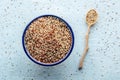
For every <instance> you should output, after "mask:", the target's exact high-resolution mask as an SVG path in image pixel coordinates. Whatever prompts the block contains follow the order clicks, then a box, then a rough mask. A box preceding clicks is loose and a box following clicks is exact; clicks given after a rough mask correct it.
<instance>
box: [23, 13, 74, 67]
mask: <svg viewBox="0 0 120 80" xmlns="http://www.w3.org/2000/svg"><path fill="white" fill-rule="evenodd" d="M22 43H23V48H24V51H25V53H26V54H27V56H28V57H29V58H30V59H31V60H32V61H33V62H35V63H37V64H40V65H43V66H53V65H56V64H59V63H61V62H63V61H64V60H65V59H66V58H67V57H68V56H69V55H70V53H71V51H72V49H73V46H74V35H73V31H72V29H71V27H70V26H69V24H68V23H67V22H66V21H64V20H63V19H62V18H60V17H57V16H54V15H43V16H39V17H37V18H35V19H34V20H32V21H31V22H30V23H29V24H28V26H27V27H26V28H25V30H24V33H23V37H22Z"/></svg>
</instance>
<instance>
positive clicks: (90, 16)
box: [79, 9, 98, 70]
mask: <svg viewBox="0 0 120 80" xmlns="http://www.w3.org/2000/svg"><path fill="white" fill-rule="evenodd" d="M97 18H98V14H97V12H96V11H95V10H94V9H91V10H90V11H88V13H87V15H86V22H87V25H88V30H87V33H86V45H85V49H84V52H83V55H82V58H81V59H80V64H79V70H80V69H82V67H83V62H84V58H85V56H86V54H87V52H88V49H89V47H88V39H89V33H90V27H91V26H92V25H93V24H95V23H96V21H97Z"/></svg>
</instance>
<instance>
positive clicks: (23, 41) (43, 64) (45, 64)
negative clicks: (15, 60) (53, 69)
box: [22, 15, 74, 66]
mask: <svg viewBox="0 0 120 80" xmlns="http://www.w3.org/2000/svg"><path fill="white" fill-rule="evenodd" d="M48 16H51V17H55V18H57V19H59V20H61V21H63V22H64V23H65V24H66V25H67V28H68V29H69V31H70V33H71V38H72V43H71V46H70V49H69V51H68V52H67V54H66V55H65V57H64V58H62V59H61V60H59V61H57V62H54V63H43V62H40V61H37V60H36V59H35V58H33V57H32V56H31V55H30V53H29V52H28V50H27V48H26V46H25V34H26V31H27V29H28V28H29V26H30V25H31V23H33V22H34V21H35V20H37V19H39V18H42V17H48ZM22 45H23V49H24V51H25V53H26V55H27V56H28V58H29V59H30V60H32V61H33V62H34V63H36V64H39V65H42V66H54V65H57V64H60V63H62V62H63V61H65V60H66V59H67V58H68V57H69V55H70V54H71V52H72V50H73V47H74V33H73V30H72V28H71V27H70V25H69V24H68V23H67V22H66V21H65V20H63V19H62V18H60V17H58V16H55V15H42V16H38V17H37V18H35V19H33V20H32V21H31V22H30V23H29V24H28V25H27V26H26V27H25V29H24V32H23V35H22Z"/></svg>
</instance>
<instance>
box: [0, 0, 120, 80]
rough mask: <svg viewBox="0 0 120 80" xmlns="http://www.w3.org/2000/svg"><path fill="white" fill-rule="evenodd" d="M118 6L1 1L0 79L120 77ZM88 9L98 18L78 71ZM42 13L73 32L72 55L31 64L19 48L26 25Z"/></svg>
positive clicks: (81, 0)
mask: <svg viewBox="0 0 120 80" xmlns="http://www.w3.org/2000/svg"><path fill="white" fill-rule="evenodd" d="M119 7H120V1H119V0H69V1H68V0H1V1H0V80H120V9H119ZM91 8H95V9H96V10H97V12H98V13H99V19H98V22H97V24H96V25H94V27H92V28H91V33H90V39H89V46H90V49H89V52H88V55H87V56H86V59H85V63H84V68H83V69H82V70H81V71H78V69H77V67H78V64H79V59H80V57H81V54H82V52H83V49H84V45H85V43H84V40H85V39H84V38H85V33H86V30H87V25H86V23H85V15H86V12H87V11H88V10H89V9H91ZM43 14H54V15H57V16H59V17H62V18H63V19H64V20H66V21H67V22H68V23H69V24H70V25H71V27H72V29H73V31H74V35H75V46H74V49H73V52H72V54H71V55H70V57H69V58H68V59H67V60H66V61H65V62H63V63H62V64H60V65H57V66H54V67H43V66H39V65H37V64H35V63H33V62H32V61H31V60H30V59H29V58H28V57H27V56H26V54H25V52H24V50H23V47H22V41H21V40H22V33H23V31H24V29H25V27H26V25H27V24H28V23H29V22H30V21H31V20H32V19H33V18H35V17H37V16H40V15H43Z"/></svg>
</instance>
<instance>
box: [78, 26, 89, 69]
mask: <svg viewBox="0 0 120 80" xmlns="http://www.w3.org/2000/svg"><path fill="white" fill-rule="evenodd" d="M89 33H90V26H88V30H87V33H86V37H85V42H86V45H85V49H84V52H83V55H82V58H81V59H80V64H79V70H80V69H82V67H83V62H84V59H85V56H86V54H87V52H88V49H89V47H88V39H89Z"/></svg>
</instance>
